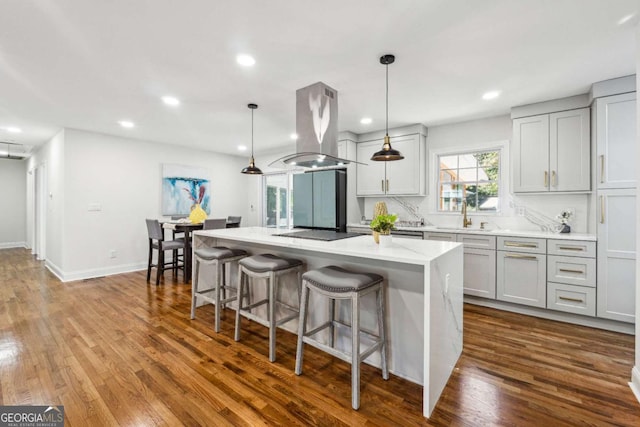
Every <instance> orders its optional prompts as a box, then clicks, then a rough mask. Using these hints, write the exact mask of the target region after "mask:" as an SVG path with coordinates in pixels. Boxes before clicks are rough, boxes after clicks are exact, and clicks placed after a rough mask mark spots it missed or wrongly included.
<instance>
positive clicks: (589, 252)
mask: <svg viewBox="0 0 640 427" xmlns="http://www.w3.org/2000/svg"><path fill="white" fill-rule="evenodd" d="M547 253H548V254H549V255H564V256H579V257H587V258H595V257H596V242H587V241H583V240H554V239H549V240H547Z"/></svg>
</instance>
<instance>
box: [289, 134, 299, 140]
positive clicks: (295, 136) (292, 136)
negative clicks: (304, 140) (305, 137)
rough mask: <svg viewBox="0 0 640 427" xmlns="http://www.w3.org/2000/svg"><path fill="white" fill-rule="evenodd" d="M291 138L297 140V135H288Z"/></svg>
mask: <svg viewBox="0 0 640 427" xmlns="http://www.w3.org/2000/svg"><path fill="white" fill-rule="evenodd" d="M289 136H290V137H291V139H293V140H296V139H298V134H297V133H292V134H291V135H289Z"/></svg>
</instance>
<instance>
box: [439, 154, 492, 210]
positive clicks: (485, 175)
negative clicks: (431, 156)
mask: <svg viewBox="0 0 640 427" xmlns="http://www.w3.org/2000/svg"><path fill="white" fill-rule="evenodd" d="M438 165H439V173H438V191H439V197H438V211H441V212H460V211H461V209H462V201H463V200H466V202H467V210H468V211H469V212H496V211H498V209H499V191H498V190H499V186H500V150H494V151H482V152H470V153H458V154H450V155H441V156H438Z"/></svg>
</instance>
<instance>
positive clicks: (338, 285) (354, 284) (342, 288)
mask: <svg viewBox="0 0 640 427" xmlns="http://www.w3.org/2000/svg"><path fill="white" fill-rule="evenodd" d="M382 281H383V277H382V276H380V275H378V274H373V273H356V272H352V271H348V270H345V269H343V268H340V267H336V266H333V265H330V266H327V267H322V268H319V269H317V270H311V271H307V272H306V273H304V274H303V275H302V298H301V300H300V322H299V325H298V348H297V351H296V371H295V372H296V375H300V374H301V373H302V358H303V345H304V343H307V344H310V345H312V346H313V347H316V348H318V349H320V350H323V351H325V352H327V353H329V354H331V355H332V356H335V357H337V358H339V359H341V360H344V361H345V362H348V363H351V406H353V409H358V408H359V407H360V362H362V361H363V360H365V359H366V358H367V357H369V355H371V354H372V353H373V352H374V351H376V350H380V357H381V361H382V378H384V379H385V380H387V379H389V368H388V367H387V339H386V336H387V333H386V326H385V320H384V319H385V314H384V305H385V303H384V291H383V288H382ZM312 290H313V291H314V292H317V293H319V294H321V295H324V296H326V297H328V298H330V303H329V320H328V321H327V322H325V323H323V324H322V325H320V326H318V327H317V328H315V329H313V330H311V331H309V332H307V315H308V312H309V293H310V291H312ZM371 292H375V293H376V305H377V312H378V313H377V315H378V331H379V332H378V335H377V336H376V335H372V334H369V333H367V332H365V331H362V330H361V329H360V298H362V297H363V296H365V295H367V294H369V293H371ZM337 299H342V300H344V299H350V300H351V326H350V329H351V348H352V350H351V355H349V354H348V353H344V352H342V351H340V350H337V349H336V348H335V347H334V335H335V326H336V325H337V324H339V325H342V326H347V327H349V325H345V324H343V323H342V322H340V321H338V320H336V319H335V309H336V300H337ZM326 328H330V331H329V332H330V334H329V345H327V344H323V343H320V342H318V341H316V340H314V339H313V338H311V336H312V335H315V334H317V333H318V332H320V331H322V330H324V329H326ZM360 334H364V335H367V336H369V337H370V338H372V339H373V340H374V341H375V344H373V345H372V346H371V347H369V348H368V349H366V350H365V351H363V352H360Z"/></svg>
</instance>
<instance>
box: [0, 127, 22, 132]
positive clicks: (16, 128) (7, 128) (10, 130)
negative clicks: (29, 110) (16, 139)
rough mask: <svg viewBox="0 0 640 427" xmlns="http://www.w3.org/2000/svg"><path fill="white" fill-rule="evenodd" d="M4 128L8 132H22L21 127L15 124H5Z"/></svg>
mask: <svg viewBox="0 0 640 427" xmlns="http://www.w3.org/2000/svg"><path fill="white" fill-rule="evenodd" d="M4 130H6V131H7V132H9V133H22V129H20V128H19V127H15V126H7V127H6V128H4Z"/></svg>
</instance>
